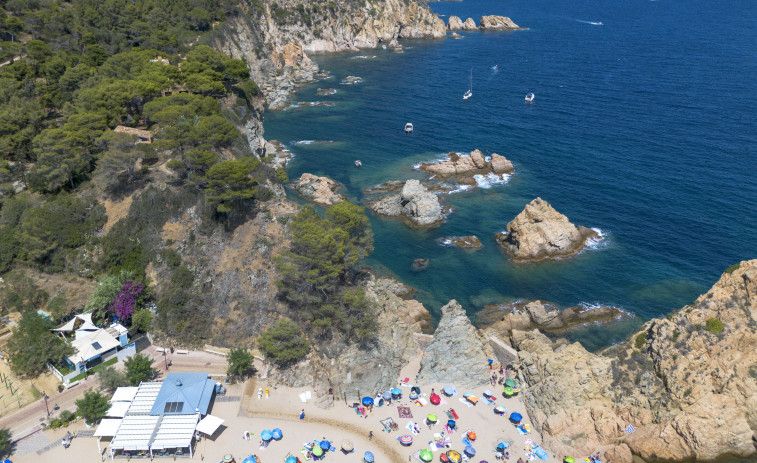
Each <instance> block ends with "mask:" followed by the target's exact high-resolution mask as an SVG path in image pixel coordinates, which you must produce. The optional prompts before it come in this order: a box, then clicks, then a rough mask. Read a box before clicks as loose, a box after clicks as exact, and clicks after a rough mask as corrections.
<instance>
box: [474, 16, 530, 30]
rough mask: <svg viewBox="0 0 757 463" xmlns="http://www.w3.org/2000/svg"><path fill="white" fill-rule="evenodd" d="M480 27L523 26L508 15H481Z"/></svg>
mask: <svg viewBox="0 0 757 463" xmlns="http://www.w3.org/2000/svg"><path fill="white" fill-rule="evenodd" d="M478 27H479V29H498V30H515V29H520V28H521V27H520V26H518V25H517V24H515V23H514V22H513V21H512V20H511V19H510V18H508V17H507V16H481V21H479V26H478Z"/></svg>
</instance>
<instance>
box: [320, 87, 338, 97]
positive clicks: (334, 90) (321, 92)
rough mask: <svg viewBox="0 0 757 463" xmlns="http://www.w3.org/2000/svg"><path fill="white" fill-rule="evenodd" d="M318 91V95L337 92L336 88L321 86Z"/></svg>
mask: <svg viewBox="0 0 757 463" xmlns="http://www.w3.org/2000/svg"><path fill="white" fill-rule="evenodd" d="M316 93H318V95H321V96H325V95H333V94H335V93H336V89H335V88H319V89H318V90H316Z"/></svg>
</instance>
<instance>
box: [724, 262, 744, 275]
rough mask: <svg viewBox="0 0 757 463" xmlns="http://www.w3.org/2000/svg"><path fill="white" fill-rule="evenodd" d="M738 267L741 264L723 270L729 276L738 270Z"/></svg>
mask: <svg viewBox="0 0 757 463" xmlns="http://www.w3.org/2000/svg"><path fill="white" fill-rule="evenodd" d="M740 266H741V264H733V265H731V266H730V267H728V268H727V269H725V273H728V274H731V273H733V272H735V271H736V270H738V269H739V267H740Z"/></svg>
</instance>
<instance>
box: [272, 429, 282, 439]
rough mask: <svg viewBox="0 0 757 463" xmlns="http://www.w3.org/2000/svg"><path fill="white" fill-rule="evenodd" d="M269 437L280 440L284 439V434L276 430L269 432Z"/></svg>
mask: <svg viewBox="0 0 757 463" xmlns="http://www.w3.org/2000/svg"><path fill="white" fill-rule="evenodd" d="M271 437H273V438H274V439H276V440H280V439H281V438H282V437H284V433H282V432H281V429H279V428H276V429H274V430H273V431H271Z"/></svg>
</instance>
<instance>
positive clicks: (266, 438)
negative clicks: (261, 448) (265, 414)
mask: <svg viewBox="0 0 757 463" xmlns="http://www.w3.org/2000/svg"><path fill="white" fill-rule="evenodd" d="M260 438H261V439H263V440H264V441H266V442H268V441H269V440H271V439H273V434H271V431H269V430H268V429H264V430H263V432H261V433H260Z"/></svg>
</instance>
